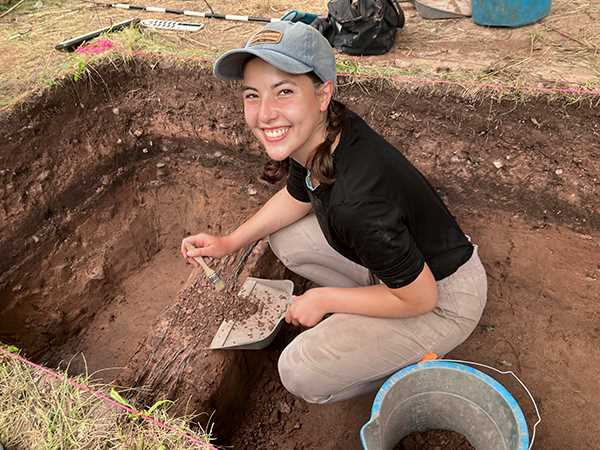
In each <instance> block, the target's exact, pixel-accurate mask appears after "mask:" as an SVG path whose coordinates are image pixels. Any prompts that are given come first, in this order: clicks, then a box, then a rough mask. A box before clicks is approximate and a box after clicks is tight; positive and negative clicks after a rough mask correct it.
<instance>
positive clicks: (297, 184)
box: [287, 158, 310, 203]
mask: <svg viewBox="0 0 600 450" xmlns="http://www.w3.org/2000/svg"><path fill="white" fill-rule="evenodd" d="M307 173H308V171H307V170H306V168H305V167H304V166H302V164H300V163H299V162H298V161H295V160H294V159H293V158H290V171H289V173H288V178H287V190H288V192H289V193H290V195H291V196H292V197H294V198H295V199H296V200H298V201H300V202H304V203H308V202H310V197H309V196H308V192H307V191H306V184H305V179H306V174H307Z"/></svg>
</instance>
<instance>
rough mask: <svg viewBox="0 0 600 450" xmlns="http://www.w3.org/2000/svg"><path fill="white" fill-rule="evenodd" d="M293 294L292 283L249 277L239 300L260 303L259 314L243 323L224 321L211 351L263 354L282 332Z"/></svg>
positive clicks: (240, 292) (239, 294) (211, 345)
mask: <svg viewBox="0 0 600 450" xmlns="http://www.w3.org/2000/svg"><path fill="white" fill-rule="evenodd" d="M293 291H294V283H293V282H292V281H290V280H266V279H262V278H254V277H248V279H247V280H246V281H245V282H244V284H243V285H242V287H241V289H240V291H239V292H238V297H241V298H243V299H247V300H248V301H252V302H255V303H258V304H259V308H258V311H257V312H256V313H255V314H253V315H251V316H249V317H247V318H246V319H244V320H242V321H239V320H224V321H223V322H222V323H221V325H220V326H219V329H218V330H217V332H216V333H215V336H214V337H213V340H212V342H211V343H210V346H209V348H210V349H213V350H217V349H231V350H260V349H262V348H265V347H267V346H268V345H269V344H271V342H273V339H275V336H276V334H277V332H278V331H279V329H280V328H281V325H282V322H283V318H284V316H285V311H286V310H287V307H288V305H289V304H290V302H291V300H292V292H293Z"/></svg>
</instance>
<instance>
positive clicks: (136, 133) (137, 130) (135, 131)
mask: <svg viewBox="0 0 600 450" xmlns="http://www.w3.org/2000/svg"><path fill="white" fill-rule="evenodd" d="M143 134H144V130H142V129H141V128H138V129H136V130H133V135H134V136H135V137H141V136H142V135H143Z"/></svg>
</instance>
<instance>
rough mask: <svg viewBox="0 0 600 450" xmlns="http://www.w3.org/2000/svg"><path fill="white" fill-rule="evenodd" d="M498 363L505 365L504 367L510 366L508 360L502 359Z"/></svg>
mask: <svg viewBox="0 0 600 450" xmlns="http://www.w3.org/2000/svg"><path fill="white" fill-rule="evenodd" d="M500 364H502V365H503V366H506V367H512V363H509V362H508V361H506V360H504V359H503V360H502V361H500Z"/></svg>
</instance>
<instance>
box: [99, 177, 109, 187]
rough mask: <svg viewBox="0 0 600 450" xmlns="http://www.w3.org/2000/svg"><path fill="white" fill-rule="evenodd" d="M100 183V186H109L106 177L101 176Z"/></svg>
mask: <svg viewBox="0 0 600 450" xmlns="http://www.w3.org/2000/svg"><path fill="white" fill-rule="evenodd" d="M100 182H101V183H102V186H108V185H109V184H110V177H109V176H108V175H102V178H101V179H100Z"/></svg>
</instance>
